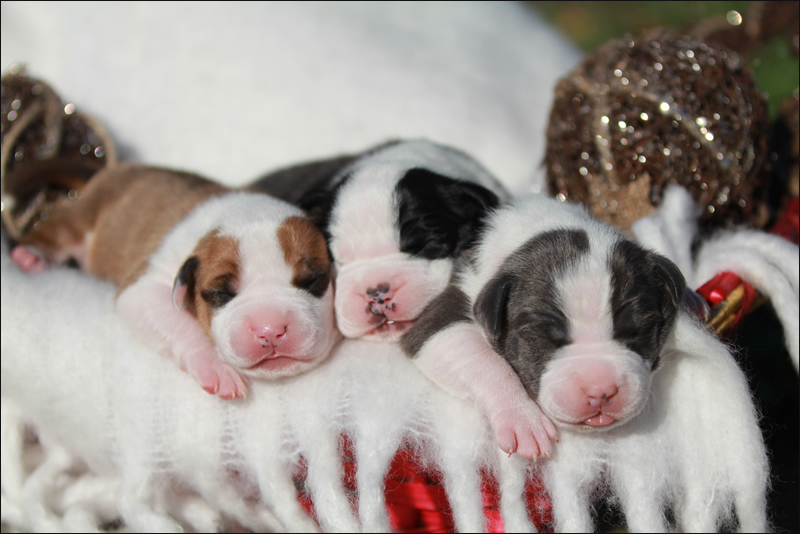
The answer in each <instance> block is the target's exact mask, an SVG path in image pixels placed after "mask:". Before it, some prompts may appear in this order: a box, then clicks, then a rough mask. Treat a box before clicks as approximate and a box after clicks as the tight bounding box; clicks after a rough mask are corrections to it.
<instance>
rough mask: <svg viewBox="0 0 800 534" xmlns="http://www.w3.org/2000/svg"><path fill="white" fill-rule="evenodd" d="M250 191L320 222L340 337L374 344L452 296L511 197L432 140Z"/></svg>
mask: <svg viewBox="0 0 800 534" xmlns="http://www.w3.org/2000/svg"><path fill="white" fill-rule="evenodd" d="M251 188H252V189H256V190H259V191H265V192H267V193H270V194H273V195H276V196H279V197H281V198H284V199H285V200H288V201H290V202H294V203H296V204H297V205H298V206H299V207H301V208H303V209H304V210H306V211H307V212H308V213H309V215H310V216H311V217H312V218H313V219H314V220H315V221H316V222H317V223H318V225H319V226H320V228H321V229H322V230H323V232H324V233H325V235H326V237H327V239H328V247H329V249H330V252H331V256H332V258H333V261H334V265H335V269H336V297H335V310H336V319H337V323H338V326H339V329H340V330H341V332H342V334H344V335H345V336H346V337H350V338H364V339H371V340H376V341H396V340H398V339H399V338H400V336H401V335H402V334H403V332H405V331H406V329H407V328H408V327H409V326H410V325H411V324H413V322H414V321H415V320H416V319H417V317H418V316H419V314H420V313H421V312H422V310H423V309H424V308H425V306H426V305H427V304H428V303H429V302H430V301H431V299H433V298H434V297H435V296H436V295H438V294H439V293H441V292H442V291H443V290H444V289H445V287H446V286H447V282H448V280H449V279H450V275H451V273H452V268H453V262H454V260H455V258H456V257H457V256H458V255H459V254H461V253H462V252H463V251H464V250H467V249H468V248H470V247H471V246H472V245H473V244H474V242H475V238H476V236H477V234H478V232H479V231H480V230H481V228H482V227H483V223H484V218H485V216H486V215H487V213H488V212H489V211H490V210H491V209H493V208H495V207H497V206H498V205H499V204H500V203H501V202H505V201H507V200H508V199H509V198H510V196H509V194H508V193H507V192H506V191H505V189H504V188H503V186H502V185H501V184H500V183H499V182H498V181H497V179H495V178H494V177H493V176H492V175H491V174H490V173H489V172H488V171H487V170H486V169H484V168H483V167H482V166H481V165H480V164H479V163H478V162H477V161H475V160H474V159H472V158H470V157H469V156H467V155H466V154H464V153H462V152H460V151H458V150H455V149H453V148H450V147H446V146H443V145H439V144H436V143H433V142H430V141H425V140H415V141H399V142H391V143H387V144H385V145H381V146H378V147H377V148H374V149H371V150H368V151H366V152H364V153H363V154H359V155H355V156H343V157H339V158H334V159H330V160H325V161H320V162H314V163H310V164H304V165H299V166H296V167H292V168H290V169H286V170H282V171H278V172H276V173H274V174H271V175H269V176H266V177H265V178H262V179H261V180H259V181H258V182H256V183H255V184H253V185H252V186H251ZM301 192H302V193H301Z"/></svg>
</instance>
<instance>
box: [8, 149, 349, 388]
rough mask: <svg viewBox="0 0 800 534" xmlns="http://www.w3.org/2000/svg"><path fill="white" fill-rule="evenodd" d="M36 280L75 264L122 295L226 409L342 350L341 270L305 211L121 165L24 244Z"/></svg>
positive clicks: (23, 257)
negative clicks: (336, 347)
mask: <svg viewBox="0 0 800 534" xmlns="http://www.w3.org/2000/svg"><path fill="white" fill-rule="evenodd" d="M11 257H12V259H13V260H14V261H15V262H16V264H17V265H18V266H19V267H20V268H21V269H22V270H25V271H29V272H35V271H41V270H43V269H45V268H46V267H47V266H48V265H51V264H64V263H68V262H71V261H74V262H77V264H78V265H79V266H80V267H81V268H83V269H84V270H86V271H88V272H90V273H92V274H94V275H96V276H98V277H100V278H103V279H106V280H110V281H111V282H113V283H114V284H116V285H117V287H118V288H119V290H118V293H117V307H118V309H119V310H120V312H121V313H122V314H123V315H124V316H125V317H126V318H127V320H128V321H129V322H130V323H131V324H132V325H133V326H134V327H135V328H136V329H138V330H139V331H140V332H141V333H142V334H143V335H144V336H145V337H146V338H147V339H148V340H149V341H150V342H151V343H152V344H154V345H156V347H157V348H159V349H161V350H166V351H167V352H168V353H170V354H171V355H172V356H173V357H174V358H175V359H176V361H177V362H178V364H179V365H180V366H181V368H183V369H184V370H186V371H187V372H188V373H189V374H191V375H192V376H193V377H194V378H195V380H197V382H198V383H199V384H200V386H201V387H202V388H203V389H204V390H206V391H208V392H209V393H212V394H215V395H218V396H219V397H220V398H223V399H233V398H236V397H242V396H244V395H245V394H246V392H247V379H246V378H245V376H251V377H255V378H279V377H284V376H290V375H294V374H297V373H300V372H302V371H304V370H306V369H309V368H311V367H313V366H315V365H316V364H318V363H319V362H321V361H322V360H323V359H324V358H325V357H326V356H327V355H328V353H329V352H330V349H331V348H332V346H333V344H334V343H335V342H336V341H337V340H338V339H339V337H340V336H339V334H338V332H337V330H336V327H335V323H334V317H333V288H332V284H331V276H330V267H331V266H330V259H329V257H328V252H327V249H326V244H325V239H324V237H323V235H322V233H321V232H320V231H319V230H318V229H317V228H316V227H315V226H314V224H313V223H311V221H309V220H308V219H307V218H306V217H305V216H304V214H303V213H302V211H301V210H299V209H298V208H296V207H294V206H291V205H289V204H287V203H285V202H283V201H280V200H278V199H274V198H271V197H269V196H267V195H264V194H256V193H245V192H241V191H230V190H228V189H226V188H224V187H223V186H221V185H219V184H216V183H214V182H211V181H209V180H206V179H205V178H201V177H199V176H195V175H192V174H187V173H182V172H175V171H169V170H164V169H158V168H154V167H145V166H141V165H131V164H126V165H118V166H115V167H111V168H107V169H104V170H102V171H100V172H99V173H98V174H97V175H96V176H95V177H94V178H92V180H90V181H89V182H88V184H87V186H86V189H85V190H84V191H83V192H82V195H81V196H80V197H79V198H78V199H77V200H74V201H71V202H69V203H66V204H62V205H60V206H58V207H57V208H56V209H55V210H53V212H52V213H51V214H50V217H49V218H48V219H47V220H46V221H43V222H41V223H40V224H39V225H38V226H37V227H36V228H35V229H34V230H33V231H31V232H30V233H28V234H27V235H25V236H24V237H23V239H22V240H21V241H20V242H19V244H18V245H17V246H16V247H15V248H14V249H13V250H12V253H11Z"/></svg>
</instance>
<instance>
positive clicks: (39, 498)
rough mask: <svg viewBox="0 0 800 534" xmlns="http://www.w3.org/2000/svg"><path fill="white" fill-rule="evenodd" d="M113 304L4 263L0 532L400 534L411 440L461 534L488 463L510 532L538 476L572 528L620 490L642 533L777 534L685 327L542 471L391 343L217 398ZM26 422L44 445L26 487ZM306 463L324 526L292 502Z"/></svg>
mask: <svg viewBox="0 0 800 534" xmlns="http://www.w3.org/2000/svg"><path fill="white" fill-rule="evenodd" d="M113 294H114V289H113V288H112V287H111V286H109V285H107V284H103V283H101V282H98V281H96V280H93V279H90V278H89V277H87V276H85V275H83V274H81V273H78V272H74V271H68V270H62V269H57V270H52V271H50V272H46V273H43V274H41V275H37V276H30V275H25V274H22V273H20V272H19V271H18V270H17V269H16V268H15V267H14V266H13V265H12V264H10V262H9V261H8V255H7V249H6V247H4V249H3V253H2V325H3V337H2V394H3V400H2V408H3V409H2V484H3V508H2V510H3V512H2V515H3V517H2V519H3V521H4V522H5V523H6V524H8V525H9V526H11V527H13V528H17V529H20V530H68V531H70V530H76V531H78V530H79V531H83V530H98V529H102V528H109V524H111V525H112V527H113V525H114V523H109V522H110V521H113V520H114V519H115V518H117V517H119V518H121V520H122V521H123V522H124V524H125V526H126V528H129V529H131V530H133V531H150V532H152V531H177V530H180V529H190V530H198V531H214V530H225V529H226V528H230V527H231V525H241V526H244V527H246V528H248V529H251V530H254V531H274V530H283V529H286V530H298V531H308V530H315V529H318V528H321V529H322V530H324V531H358V530H362V531H388V530H389V528H390V526H389V519H388V517H387V514H386V510H385V507H384V497H383V480H384V477H385V475H386V473H387V470H388V467H389V464H390V462H391V460H392V457H393V456H394V454H395V452H396V451H397V449H398V448H399V447H400V446H401V445H402V444H404V443H406V444H410V445H411V446H415V447H419V450H420V451H422V452H421V454H422V460H423V461H424V462H425V463H426V464H427V465H437V466H438V467H439V468H440V469H441V472H442V474H443V478H444V484H445V489H446V491H447V494H448V498H449V499H450V502H451V505H452V509H453V518H454V522H455V525H456V528H457V529H458V530H459V531H461V532H464V531H482V530H484V529H485V524H484V518H483V515H482V507H481V493H480V480H481V478H480V470H481V469H482V468H488V469H489V470H490V471H491V472H493V473H494V474H495V475H496V476H497V478H498V483H499V488H500V490H501V513H502V517H503V520H504V522H505V524H506V525H507V528H508V530H519V531H532V530H533V526H532V525H531V523H530V521H529V519H528V516H527V513H526V509H525V504H524V498H523V488H524V483H525V480H526V477H527V476H529V475H528V472H529V469H532V472H533V473H540V474H541V475H543V477H544V480H545V481H546V484H547V487H548V488H549V491H550V492H551V495H552V499H553V513H554V517H555V523H556V528H557V529H558V530H559V531H591V530H593V529H594V523H593V517H592V512H591V511H592V509H593V508H592V505H593V502H594V500H595V499H596V498H598V497H599V496H601V495H602V494H605V495H608V494H613V495H615V497H616V499H617V502H619V503H620V504H621V507H622V509H623V512H624V515H625V518H626V521H627V523H628V528H629V529H630V530H631V531H637V530H649V531H660V530H665V529H667V528H671V527H670V525H669V524H668V522H667V515H666V510H667V508H670V509H671V510H672V511H673V515H674V517H675V518H676V519H677V521H678V525H677V527H678V528H680V529H681V530H689V531H703V530H707V529H713V528H716V527H718V526H727V527H731V526H733V525H734V521H735V520H734V519H733V516H732V513H733V512H732V511H733V506H734V504H735V507H736V511H737V516H738V522H739V528H740V529H742V530H745V531H751V530H753V531H764V530H766V529H767V528H768V523H767V518H766V515H765V514H766V504H765V491H766V487H767V481H768V466H767V461H766V454H765V451H764V447H763V443H762V440H761V434H760V431H759V428H758V420H757V415H756V413H755V410H754V409H753V405H752V403H751V401H750V396H749V393H748V390H747V385H746V382H745V380H744V377H743V375H742V373H741V372H740V371H739V369H738V367H737V365H736V363H735V362H734V360H733V358H732V357H731V355H730V353H729V352H728V349H727V348H726V347H725V346H724V345H723V344H722V343H720V342H719V341H717V340H716V339H715V338H714V337H713V336H711V335H709V334H708V333H707V332H705V330H704V329H703V328H702V327H700V326H698V325H697V324H695V323H694V321H693V320H691V319H689V318H687V317H682V318H681V319H680V321H679V326H678V328H677V329H676V331H675V332H674V334H673V336H672V338H671V339H670V342H669V344H668V346H669V350H668V353H667V354H665V361H664V366H663V369H661V370H660V371H658V372H657V373H656V374H655V375H654V380H653V391H652V394H651V402H650V404H649V406H648V408H647V410H646V411H645V413H643V414H642V415H640V416H639V417H637V418H636V419H635V420H634V421H632V422H630V423H628V424H626V425H624V426H622V427H620V428H617V429H612V430H610V431H607V432H599V433H588V434H573V433H568V432H562V433H561V441H560V443H558V444H556V447H555V455H554V456H553V458H552V460H551V461H539V462H538V463H537V464H530V463H529V462H527V461H524V460H522V459H520V458H518V457H512V458H510V459H509V458H507V457H506V456H505V455H504V454H503V453H501V451H500V450H499V449H497V448H496V447H495V446H494V444H493V443H492V441H491V435H490V433H489V429H488V426H487V423H486V420H485V419H484V418H483V417H482V416H481V415H480V414H479V413H477V412H476V411H475V410H474V409H473V408H472V407H471V406H470V405H468V404H465V403H463V402H461V401H459V400H457V399H454V398H451V397H450V396H448V395H447V394H446V393H444V392H442V391H440V390H438V389H437V388H436V387H435V386H433V384H432V383H430V382H429V381H428V380H427V379H425V378H424V377H423V376H421V375H420V374H419V373H418V372H417V370H416V368H415V367H414V366H413V365H412V364H411V363H410V362H409V361H408V360H407V359H406V357H405V356H404V355H403V354H402V353H401V352H400V350H399V349H398V348H397V347H395V346H392V345H386V344H376V343H371V342H364V341H346V342H344V343H342V344H341V345H340V346H339V347H338V349H337V350H336V352H335V354H333V355H332V356H331V358H330V359H329V360H328V361H327V362H326V363H325V364H324V365H322V366H321V367H319V368H318V369H316V370H313V371H312V372H310V373H307V374H305V375H302V376H300V377H296V378H294V379H291V380H286V381H284V382H281V383H278V384H269V383H261V382H253V384H252V391H251V393H250V394H249V395H248V397H247V399H246V400H244V401H234V402H225V401H220V400H219V399H217V398H215V397H212V396H210V395H208V394H206V393H205V392H203V391H202V390H201V389H200V388H199V387H198V386H197V385H196V384H195V383H194V381H193V380H192V379H191V377H189V375H187V374H186V373H183V372H181V371H180V370H178V369H177V367H176V366H175V365H174V363H173V362H172V361H171V360H169V359H167V358H165V357H162V356H160V355H158V354H155V353H153V352H152V351H150V350H148V349H146V348H145V347H143V346H142V345H141V344H140V342H139V341H138V340H137V339H135V338H134V337H132V335H131V334H130V333H129V332H128V330H127V329H126V327H125V326H124V324H122V322H121V320H120V319H119V318H118V317H117V315H116V313H115V312H114V309H113ZM25 425H31V426H32V428H33V429H34V430H35V432H36V433H37V434H38V436H39V438H40V441H41V444H42V448H43V451H44V454H43V461H42V462H41V463H40V464H39V465H38V466H37V467H36V468H35V469H34V470H33V471H32V472H30V473H28V472H26V470H25V469H24V467H23V452H24V449H25V447H24V427H25ZM342 433H347V434H349V435H350V436H351V439H352V441H353V444H354V449H355V453H356V458H357V462H358V473H357V482H358V487H359V493H358V502H357V513H354V512H353V509H352V507H351V505H350V501H349V500H348V495H347V493H346V491H345V490H344V487H343V486H342V482H341V480H342V465H341V460H340V458H339V446H340V435H341V434H342ZM301 457H302V458H304V459H305V461H306V462H307V466H308V474H307V479H306V487H307V489H308V491H309V493H310V495H311V497H312V498H313V500H314V503H315V506H316V511H317V514H318V518H319V523H320V526H319V527H317V526H316V524H315V523H314V522H313V521H312V520H311V519H310V518H309V517H308V516H307V515H306V513H305V512H304V511H303V510H302V508H301V507H300V505H299V504H298V502H297V499H296V488H295V485H294V482H293V479H292V474H293V470H294V469H295V468H296V467H295V466H296V465H297V463H298V461H299V459H300V458H301ZM598 492H602V493H598ZM232 521H233V522H234V523H231V522H232ZM234 528H235V527H234Z"/></svg>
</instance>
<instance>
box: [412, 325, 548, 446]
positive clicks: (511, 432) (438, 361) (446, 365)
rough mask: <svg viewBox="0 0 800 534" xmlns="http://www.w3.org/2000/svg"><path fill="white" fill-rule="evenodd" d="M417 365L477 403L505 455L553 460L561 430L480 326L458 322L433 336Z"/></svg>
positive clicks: (424, 371)
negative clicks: (545, 412) (496, 350)
mask: <svg viewBox="0 0 800 534" xmlns="http://www.w3.org/2000/svg"><path fill="white" fill-rule="evenodd" d="M413 361H414V362H415V363H416V364H417V367H419V369H420V370H421V371H422V372H423V373H424V374H425V375H426V376H427V377H428V378H430V379H431V380H433V381H434V382H435V383H436V384H437V385H439V386H440V387H441V388H442V389H444V390H446V391H448V392H449V393H451V394H453V395H455V396H457V397H461V398H469V399H472V400H474V401H475V402H476V403H477V404H478V406H479V407H480V409H481V410H482V411H483V413H484V414H485V415H486V416H487V417H488V418H489V422H490V423H491V425H492V430H494V433H495V438H496V440H497V444H498V445H499V447H500V448H501V449H502V450H503V451H505V452H507V453H508V454H512V453H514V452H516V453H518V454H520V455H521V456H524V457H525V458H529V459H533V458H535V457H537V456H550V452H551V450H552V449H551V446H550V440H552V439H557V436H558V434H557V432H556V428H555V426H553V423H552V422H551V421H550V419H548V418H547V416H546V415H544V413H543V412H542V410H541V409H540V408H539V406H538V405H537V404H536V403H535V402H534V401H533V400H532V399H531V398H530V396H529V395H528V392H527V391H525V388H524V387H523V386H522V382H520V380H519V377H518V376H517V375H516V373H514V370H513V369H511V366H510V365H508V363H507V362H506V361H505V360H504V359H503V358H502V357H501V356H499V355H498V354H497V353H495V352H494V351H493V350H492V349H491V347H490V346H489V344H488V343H487V342H486V340H484V338H483V336H482V335H481V333H480V329H479V327H478V326H476V325H474V324H472V323H466V322H459V323H455V324H453V325H452V326H450V327H448V328H446V329H445V330H442V331H441V332H439V333H437V334H436V335H435V336H433V337H432V338H430V339H429V340H428V342H427V343H425V345H424V346H423V347H422V349H421V350H420V351H419V353H418V354H417V356H416V357H415V358H414V359H413Z"/></svg>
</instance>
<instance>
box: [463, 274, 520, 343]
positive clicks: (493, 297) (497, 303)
mask: <svg viewBox="0 0 800 534" xmlns="http://www.w3.org/2000/svg"><path fill="white" fill-rule="evenodd" d="M513 287H514V280H513V279H512V278H511V277H510V276H508V275H500V274H498V275H496V276H495V277H494V278H492V280H491V281H490V282H489V283H488V284H487V285H486V286H485V287H484V288H483V289H482V290H481V292H480V293H479V294H478V298H477V300H476V301H475V305H474V306H473V307H472V313H473V315H474V316H475V319H476V320H477V321H478V324H480V325H481V327H482V328H483V331H484V332H486V336H487V337H488V338H489V340H490V341H491V342H492V345H494V346H495V347H496V346H497V345H499V344H500V342H501V340H502V339H503V338H505V334H506V331H507V329H508V317H507V312H508V298H509V295H510V294H511V290H512V289H513Z"/></svg>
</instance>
